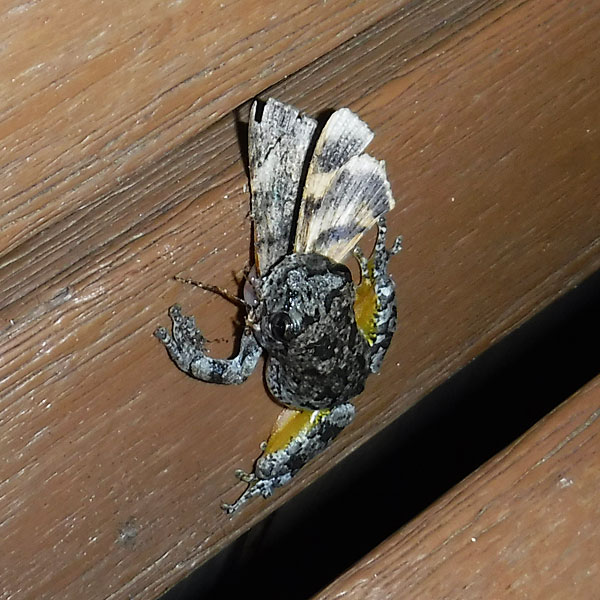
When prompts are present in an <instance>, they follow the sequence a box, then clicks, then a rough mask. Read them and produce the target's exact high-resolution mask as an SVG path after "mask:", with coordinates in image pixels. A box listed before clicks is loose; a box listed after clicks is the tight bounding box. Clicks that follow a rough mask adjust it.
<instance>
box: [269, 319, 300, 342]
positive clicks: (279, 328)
mask: <svg viewBox="0 0 600 600" xmlns="http://www.w3.org/2000/svg"><path fill="white" fill-rule="evenodd" d="M269 327H270V329H271V335H272V336H273V337H274V338H275V339H276V340H277V341H278V342H288V341H289V340H291V339H292V338H293V337H294V336H295V335H296V327H295V325H294V322H293V321H292V318H291V317H290V315H288V314H287V313H284V312H278V313H275V314H274V315H273V316H272V317H271V319H270V320H269Z"/></svg>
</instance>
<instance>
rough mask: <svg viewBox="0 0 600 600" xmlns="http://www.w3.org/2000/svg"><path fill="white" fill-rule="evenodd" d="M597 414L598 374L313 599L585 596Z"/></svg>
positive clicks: (598, 513)
mask: <svg viewBox="0 0 600 600" xmlns="http://www.w3.org/2000/svg"><path fill="white" fill-rule="evenodd" d="M598 417H600V378H597V379H596V380H594V381H593V382H592V383H590V384H588V385H587V386H586V387H584V388H583V389H582V390H581V391H580V392H578V393H577V394H575V395H574V396H573V397H571V398H570V399H569V400H567V401H565V402H564V403H563V404H562V405H561V406H560V407H559V408H557V409H556V410H554V411H553V412H552V413H551V414H550V415H548V416H547V417H546V418H544V419H543V420H542V421H540V422H539V423H537V424H536V425H535V426H534V427H532V428H531V429H530V430H529V431H528V432H527V433H526V434H524V435H523V436H522V437H521V438H520V439H519V440H517V441H516V442H515V443H514V444H512V445H511V446H510V447H508V448H507V449H506V450H504V451H503V452H500V453H499V454H498V455H497V456H496V457H494V458H493V459H491V460H490V461H488V462H487V463H486V464H485V465H483V466H482V467H481V468H480V469H478V470H477V471H475V472H474V473H473V474H472V475H470V476H469V477H467V478H466V479H465V480H464V481H462V482H461V483H460V484H459V485H457V486H456V487H455V488H453V489H452V490H451V491H449V492H448V493H447V494H445V495H444V496H443V497H442V498H440V500H439V501H437V502H436V503H435V504H433V505H432V506H431V507H430V508H428V509H427V510H426V511H424V512H423V513H422V514H421V515H419V516H418V517H417V518H415V519H414V520H413V521H412V522H411V523H409V524H408V525H406V526H405V527H403V528H402V529H401V530H399V531H398V532H397V533H395V534H394V535H393V536H391V537H390V538H389V539H388V540H386V541H385V542H384V543H382V544H381V545H380V546H379V547H378V548H376V549H375V550H373V551H372V552H370V553H369V554H367V555H366V556H365V557H364V558H363V559H362V560H361V561H360V562H359V563H358V564H356V565H355V566H354V567H352V568H351V569H349V570H348V571H347V572H346V573H345V574H344V575H342V576H341V577H340V578H338V579H337V580H336V581H335V582H334V583H332V584H331V585H330V586H329V587H328V588H327V589H326V590H324V591H323V592H321V593H319V594H317V595H316V596H315V597H314V598H315V600H317V599H318V600H332V599H334V598H344V599H347V600H354V599H357V600H358V599H360V600H370V599H375V598H377V600H381V599H386V598H394V599H396V598H397V599H402V598H411V599H420V598H447V599H448V600H452V599H454V598H457V599H458V598H460V599H461V600H470V599H478V600H479V599H480V598H497V599H501V598H532V599H536V598H540V599H542V598H543V599H544V600H559V599H561V598H569V597H574V598H594V597H595V596H596V595H597V583H598V577H599V575H600V558H599V557H598V547H599V545H600V533H599V532H600V507H599V505H598V489H599V487H600V453H599V452H598V448H599V441H600V419H599V418H598ZM365 518H368V516H366V517H365Z"/></svg>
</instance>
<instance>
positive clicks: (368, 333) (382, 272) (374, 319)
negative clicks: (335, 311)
mask: <svg viewBox="0 0 600 600" xmlns="http://www.w3.org/2000/svg"><path fill="white" fill-rule="evenodd" d="M386 234H387V226H386V222H385V218H384V217H381V218H380V219H379V222H378V231H377V240H376V241H375V249H374V250H373V254H372V255H371V257H370V258H369V259H368V260H367V258H365V256H364V255H363V253H362V251H361V249H360V248H359V247H358V246H357V247H356V248H355V249H354V256H355V257H356V259H357V260H358V264H359V265H360V271H361V282H360V285H359V286H358V288H357V290H356V300H355V302H354V314H355V317H356V324H357V325H358V328H359V329H360V331H361V332H362V334H363V335H364V337H365V338H366V340H367V342H368V343H369V345H370V346H371V356H370V365H369V366H370V370H371V372H372V373H377V372H378V371H379V369H380V368H381V363H382V361H383V357H384V356H385V353H386V352H387V349H388V347H389V345H390V342H391V340H392V336H393V335H394V331H395V330H396V292H395V285H394V280H393V279H392V278H391V277H390V275H389V273H388V271H387V269H388V263H389V260H390V257H391V256H393V255H394V254H398V252H400V250H401V248H402V238H400V237H398V238H396V240H395V241H394V244H393V245H392V247H391V248H390V249H389V250H388V248H387V247H386Z"/></svg>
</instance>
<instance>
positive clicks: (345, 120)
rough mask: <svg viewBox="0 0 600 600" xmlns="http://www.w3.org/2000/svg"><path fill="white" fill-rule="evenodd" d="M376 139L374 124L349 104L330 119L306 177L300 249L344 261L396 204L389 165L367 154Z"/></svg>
mask: <svg viewBox="0 0 600 600" xmlns="http://www.w3.org/2000/svg"><path fill="white" fill-rule="evenodd" d="M372 139H373V132H372V131H371V130H370V129H369V127H368V126H367V125H366V124H365V123H364V122H363V121H362V120H361V119H360V118H359V117H358V116H357V115H355V114H354V113H353V112H352V111H350V110H349V109H347V108H342V109H340V110H338V111H336V112H335V113H333V115H332V116H331V117H330V119H329V120H328V121H327V123H326V124H325V127H324V128H323V131H322V132H321V135H320V137H319V139H318V141H317V144H316V147H315V152H314V154H313V158H312V160H311V163H310V166H309V169H308V174H307V176H306V183H305V186H304V192H303V195H302V203H301V206H300V213H299V217H298V226H297V229H296V239H295V243H294V250H295V252H301V253H311V252H314V253H317V254H323V255H325V256H327V257H328V258H330V259H331V260H334V261H336V262H342V261H343V260H344V259H345V258H346V256H347V255H348V254H349V253H350V252H351V251H352V249H353V248H354V247H355V246H356V244H357V243H358V242H359V240H360V238H361V237H362V236H363V234H364V233H365V232H366V231H368V230H369V229H371V227H373V225H375V224H376V223H377V220H378V219H379V217H380V216H381V215H383V214H385V213H386V212H387V211H389V210H391V209H392V208H393V207H394V198H393V197H392V191H391V188H390V184H389V182H388V179H387V175H386V172H385V163H384V162H383V161H378V160H376V159H374V158H373V157H371V156H369V155H367V154H362V152H363V150H364V149H365V148H366V147H367V145H368V144H369V143H370V141H371V140H372Z"/></svg>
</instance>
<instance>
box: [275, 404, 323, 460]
mask: <svg viewBox="0 0 600 600" xmlns="http://www.w3.org/2000/svg"><path fill="white" fill-rule="evenodd" d="M329 412H330V411H329V410H292V409H289V408H286V409H284V410H283V411H282V412H281V413H280V414H279V416H278V417H277V421H275V425H273V430H272V431H271V435H270V436H269V439H268V441H267V445H266V447H265V454H271V453H272V452H277V451H278V450H282V449H283V448H285V447H286V446H287V445H288V444H289V443H290V442H291V441H292V440H293V439H294V438H295V437H297V436H298V435H299V434H301V433H303V432H305V431H308V430H309V429H310V428H311V427H313V426H314V425H315V424H317V423H318V422H319V421H320V419H321V417H322V416H323V415H327V414H329Z"/></svg>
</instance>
